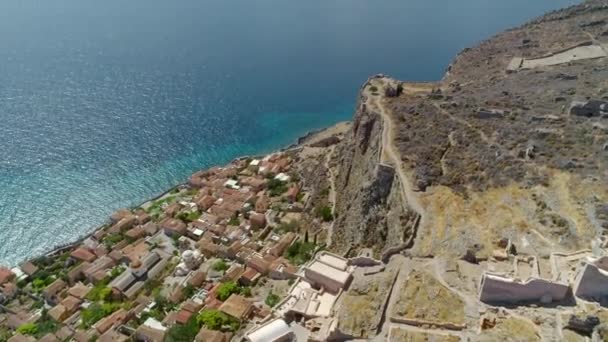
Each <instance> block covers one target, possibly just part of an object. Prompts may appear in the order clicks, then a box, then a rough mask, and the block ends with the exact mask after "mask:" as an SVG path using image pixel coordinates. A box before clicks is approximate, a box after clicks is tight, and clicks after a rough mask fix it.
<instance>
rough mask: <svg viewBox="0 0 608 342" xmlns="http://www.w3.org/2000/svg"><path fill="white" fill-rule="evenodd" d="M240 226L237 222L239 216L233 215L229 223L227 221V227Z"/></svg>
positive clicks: (239, 221) (238, 221) (239, 222)
mask: <svg viewBox="0 0 608 342" xmlns="http://www.w3.org/2000/svg"><path fill="white" fill-rule="evenodd" d="M240 224H241V220H239V216H238V215H234V216H232V217H231V218H230V221H228V225H229V226H239V225H240Z"/></svg>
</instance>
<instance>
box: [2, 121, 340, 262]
mask: <svg viewBox="0 0 608 342" xmlns="http://www.w3.org/2000/svg"><path fill="white" fill-rule="evenodd" d="M348 123H350V121H340V122H337V123H335V124H333V125H331V126H327V127H324V128H319V129H314V130H311V131H308V132H306V133H305V134H304V135H301V136H299V137H297V138H296V139H295V142H293V143H291V144H289V145H287V146H285V147H281V148H279V149H275V150H273V151H271V152H269V153H267V154H256V155H242V156H238V157H235V158H233V159H232V160H233V161H234V160H242V159H246V158H259V157H262V156H265V155H268V154H273V153H276V152H285V151H290V150H294V149H298V148H302V147H303V145H305V144H307V143H310V142H311V141H312V140H314V138H315V137H318V136H320V135H322V134H323V133H326V132H330V131H331V130H332V129H335V128H337V127H339V126H340V125H344V124H348ZM330 135H331V134H330ZM214 166H219V165H212V166H209V168H211V167H214ZM200 170H203V169H200ZM186 185H187V181H185V182H181V183H178V184H176V185H174V186H172V187H170V188H169V189H166V190H164V191H163V192H161V193H159V194H157V195H155V196H153V197H151V198H148V199H146V200H144V201H142V202H140V203H139V204H135V205H132V206H129V207H128V209H136V208H141V207H145V206H146V205H147V204H150V203H152V202H154V201H157V200H159V199H161V198H162V197H164V196H166V195H168V194H170V193H171V192H173V191H175V190H176V189H180V188H182V187H185V186H186ZM108 223H109V217H108V218H107V219H106V220H105V221H104V223H103V224H101V225H99V226H96V227H94V228H93V229H91V230H90V231H89V232H87V233H85V234H84V235H82V236H79V237H77V238H76V239H74V240H72V241H70V242H65V243H63V244H60V245H57V246H53V247H51V248H50V249H49V250H48V251H47V252H44V253H42V254H41V255H32V256H29V257H27V258H25V259H24V260H21V261H20V262H18V263H16V264H15V265H5V266H10V267H16V266H18V265H19V264H21V263H24V262H27V261H35V260H38V259H41V258H49V257H53V256H55V255H57V254H61V253H63V252H65V251H67V250H69V249H72V248H74V247H75V246H77V245H79V244H80V243H82V242H83V241H84V240H86V239H88V238H89V237H91V236H93V235H94V234H95V233H96V232H97V231H99V230H100V229H104V228H105V227H106V225H107V224H108Z"/></svg>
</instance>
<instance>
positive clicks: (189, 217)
mask: <svg viewBox="0 0 608 342" xmlns="http://www.w3.org/2000/svg"><path fill="white" fill-rule="evenodd" d="M200 217H201V213H199V212H198V211H191V212H186V211H184V212H181V213H179V215H177V218H178V219H180V220H182V221H185V222H194V221H196V220H198V219H199V218H200Z"/></svg>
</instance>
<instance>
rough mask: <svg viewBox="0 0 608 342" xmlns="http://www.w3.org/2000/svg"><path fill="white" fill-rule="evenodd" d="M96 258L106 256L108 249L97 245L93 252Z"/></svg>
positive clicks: (102, 245)
mask: <svg viewBox="0 0 608 342" xmlns="http://www.w3.org/2000/svg"><path fill="white" fill-rule="evenodd" d="M93 252H94V253H95V255H96V256H97V257H100V256H104V255H106V254H108V247H106V245H104V244H99V245H98V246H97V247H96V248H95V250H94V251H93Z"/></svg>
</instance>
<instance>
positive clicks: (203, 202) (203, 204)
mask: <svg viewBox="0 0 608 342" xmlns="http://www.w3.org/2000/svg"><path fill="white" fill-rule="evenodd" d="M215 201H216V199H215V198H214V197H213V196H210V195H204V196H203V197H201V198H200V199H199V200H198V201H196V206H197V207H198V208H199V209H200V210H202V211H207V209H209V208H211V206H212V205H213V204H214V203H215Z"/></svg>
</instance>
